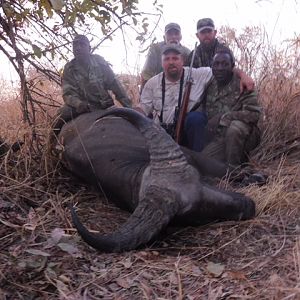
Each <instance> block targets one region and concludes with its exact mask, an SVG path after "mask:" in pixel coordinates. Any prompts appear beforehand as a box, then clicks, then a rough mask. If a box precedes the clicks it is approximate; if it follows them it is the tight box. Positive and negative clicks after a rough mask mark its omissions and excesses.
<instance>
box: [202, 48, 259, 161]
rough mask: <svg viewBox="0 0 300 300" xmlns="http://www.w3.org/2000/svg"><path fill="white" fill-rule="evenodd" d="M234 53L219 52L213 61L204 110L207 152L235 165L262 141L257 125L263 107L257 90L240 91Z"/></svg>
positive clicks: (243, 159) (205, 149)
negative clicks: (259, 101) (258, 98)
mask: <svg viewBox="0 0 300 300" xmlns="http://www.w3.org/2000/svg"><path fill="white" fill-rule="evenodd" d="M233 68H234V59H233V56H232V54H231V52H228V51H218V52H217V53H216V55H215V56H214V59H213V65H212V72H213V75H214V77H213V80H212V81H211V83H210V84H209V86H208V88H207V89H206V93H205V94H206V95H205V98H204V100H203V107H202V109H204V110H205V111H206V113H207V116H208V126H207V133H208V134H207V140H206V147H205V148H204V150H203V153H205V154H206V155H208V156H210V157H214V158H216V159H219V160H223V161H226V162H227V163H229V164H231V165H240V164H241V163H243V162H244V161H245V160H246V158H247V154H249V151H251V150H253V149H254V148H255V147H256V146H257V145H258V144H259V141H260V132H259V129H258V127H257V122H258V120H259V117H260V114H261V107H260V106H259V104H258V101H257V95H256V92H255V91H252V92H249V91H244V92H242V93H241V92H240V79H239V78H238V77H237V76H236V75H235V74H234V73H233V72H232V70H233Z"/></svg>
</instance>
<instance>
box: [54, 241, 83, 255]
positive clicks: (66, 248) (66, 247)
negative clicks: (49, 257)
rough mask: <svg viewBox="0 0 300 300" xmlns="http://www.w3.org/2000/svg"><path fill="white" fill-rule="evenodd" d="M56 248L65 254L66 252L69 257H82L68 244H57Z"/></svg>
mask: <svg viewBox="0 0 300 300" xmlns="http://www.w3.org/2000/svg"><path fill="white" fill-rule="evenodd" d="M57 246H58V247H59V248H60V249H61V250H63V251H65V252H68V253H69V254H70V255H72V256H73V257H82V255H81V253H80V251H79V249H78V248H77V247H76V246H74V245H72V244H69V243H59V244H57Z"/></svg>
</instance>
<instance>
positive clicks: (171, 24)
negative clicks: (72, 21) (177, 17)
mask: <svg viewBox="0 0 300 300" xmlns="http://www.w3.org/2000/svg"><path fill="white" fill-rule="evenodd" d="M171 29H175V30H178V31H180V32H181V28H180V26H179V25H178V24H177V23H169V24H167V25H166V26H165V33H166V32H168V31H169V30H171Z"/></svg>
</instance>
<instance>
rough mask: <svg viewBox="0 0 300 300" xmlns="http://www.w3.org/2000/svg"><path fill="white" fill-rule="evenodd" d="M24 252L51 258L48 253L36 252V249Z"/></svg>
mask: <svg viewBox="0 0 300 300" xmlns="http://www.w3.org/2000/svg"><path fill="white" fill-rule="evenodd" d="M25 252H27V253H30V254H33V255H40V256H51V255H50V254H49V253H48V252H45V251H42V250H38V249H27V250H25Z"/></svg>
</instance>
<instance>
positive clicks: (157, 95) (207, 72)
mask: <svg viewBox="0 0 300 300" xmlns="http://www.w3.org/2000/svg"><path fill="white" fill-rule="evenodd" d="M188 70H189V68H188V67H184V83H183V93H182V96H183V94H184V87H185V84H186V79H187V76H188ZM162 77H163V73H159V74H158V75H156V76H154V77H152V78H151V79H149V80H148V81H147V83H146V84H145V87H144V89H143V91H142V94H141V99H140V103H139V105H138V106H139V107H140V108H141V109H143V111H144V112H145V113H146V114H147V115H150V114H152V115H153V119H154V121H155V122H156V123H159V122H160V120H159V117H160V115H161V110H162ZM192 78H193V83H192V87H191V93H190V100H189V104H188V110H187V111H191V110H193V109H194V108H196V107H197V105H198V104H199V102H200V98H201V96H202V94H203V91H204V89H205V87H206V85H207V83H208V82H209V81H210V79H211V78H212V71H211V68H198V69H192ZM179 90H180V80H178V81H176V82H171V81H169V80H168V79H167V78H166V79H165V103H164V107H163V120H162V121H163V122H164V123H166V124H170V123H172V122H173V119H174V112H175V107H176V106H177V105H178V96H179Z"/></svg>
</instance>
